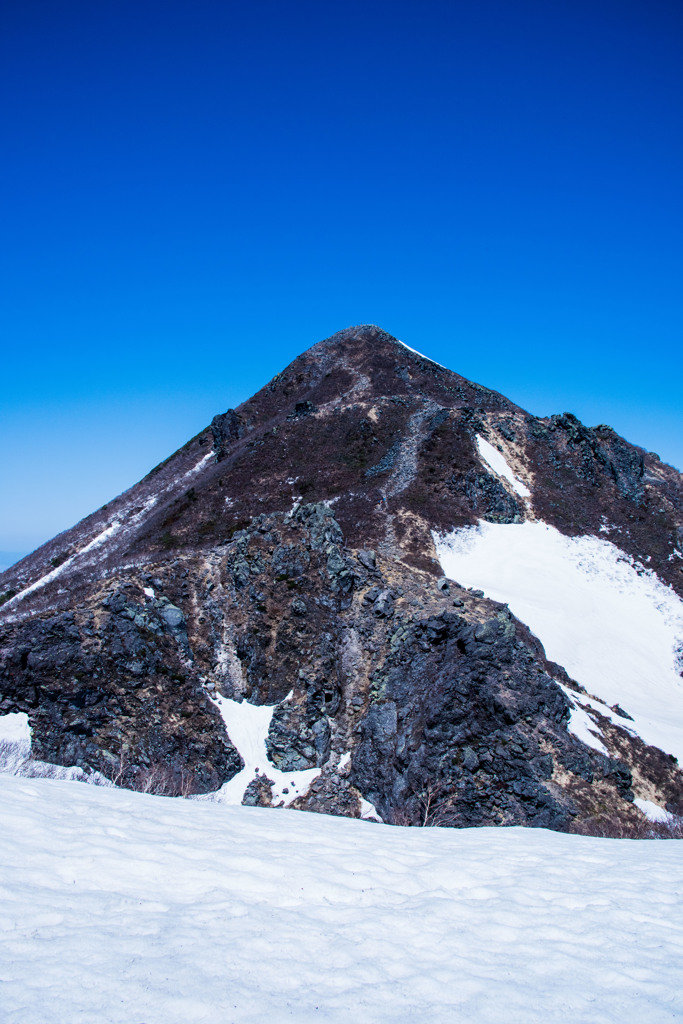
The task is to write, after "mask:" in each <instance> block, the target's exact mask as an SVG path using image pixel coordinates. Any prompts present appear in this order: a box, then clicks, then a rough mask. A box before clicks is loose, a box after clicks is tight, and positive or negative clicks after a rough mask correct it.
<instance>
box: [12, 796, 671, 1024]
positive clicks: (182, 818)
mask: <svg viewBox="0 0 683 1024" xmlns="http://www.w3.org/2000/svg"><path fill="white" fill-rule="evenodd" d="M0 819H1V820H2V823H3V827H2V829H1V830H0V864H2V872H1V873H0V979H1V981H2V997H1V1000H0V1019H2V1020H3V1021H8V1022H9V1021H11V1022H12V1024H48V1022H49V1024H54V1022H59V1024H95V1022H97V1024H143V1022H144V1024H192V1022H197V1024H199V1022H201V1024H264V1022H268V1021H272V1022H274V1024H280V1022H283V1021H293V1022H300V1024H304V1022H305V1024H308V1022H314V1021H326V1022H328V1024H330V1022H331V1024H349V1022H350V1021H362V1022H364V1024H366V1022H386V1024H408V1022H410V1024H414V1022H416V1021H419V1022H422V1021H424V1022H430V1024H446V1022H448V1024H454V1022H468V1024H469V1022H473V1021H476V1022H477V1024H494V1022H495V1024H500V1022H501V1021H505V1022H506V1024H535V1022H539V1024H540V1022H543V1024H548V1022H551V1024H552V1022H558V1024H559V1022H563V1024H564V1022H566V1021H571V1022H572V1024H582V1022H583V1024H609V1022H614V1024H617V1022H618V1024H631V1022H632V1024H642V1022H643V1021H647V1022H648V1024H660V1022H664V1021H671V1020H676V1019H680V1018H681V1017H682V1016H683V859H682V856H681V855H682V853H683V844H681V843H677V842H676V841H662V842H635V841H628V840H603V839H590V838H584V837H579V836H568V835H563V834H559V833H553V832H546V831H543V830H525V829H521V828H509V829H489V828H482V829H466V830H460V831H451V830H449V829H402V828H395V827H390V826H384V825H372V824H367V823H365V822H361V821H355V820H350V819H344V818H332V817H325V816H322V815H320V816H318V815H310V814H304V813H294V812H291V811H289V812H284V811H283V812H278V811H273V810H266V809H262V808H248V807H228V806H225V805H221V804H216V803H202V802H197V801H183V800H170V799H165V798H163V797H150V796H145V795H143V794H139V793H132V792H129V791H125V790H115V789H99V788H97V787H92V786H83V785H75V784H73V783H67V782H49V781H45V780H36V779H21V778H11V777H2V776H0Z"/></svg>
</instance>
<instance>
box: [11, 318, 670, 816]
mask: <svg viewBox="0 0 683 1024" xmlns="http://www.w3.org/2000/svg"><path fill="white" fill-rule="evenodd" d="M482 445H489V446H490V447H491V449H495V452H497V453H498V454H499V455H500V456H501V457H502V458H503V460H504V461H503V466H504V467H506V469H505V471H499V472H496V470H495V469H493V468H492V466H491V457H490V456H489V461H487V459H486V458H483V457H482V451H486V450H489V449H483V448H482ZM508 471H509V472H508ZM539 520H540V521H543V522H544V523H547V524H548V525H549V526H551V527H553V528H555V529H556V530H558V531H560V533H562V534H563V535H564V536H569V537H576V536H586V535H589V536H595V537H601V538H603V539H604V540H609V541H613V542H614V544H616V545H617V546H618V548H619V549H620V551H621V552H623V554H624V557H625V558H627V559H630V561H631V562H632V564H633V565H634V566H636V567H641V568H643V567H644V566H647V571H648V572H652V573H656V575H657V577H658V578H659V580H661V581H662V583H663V584H665V585H667V586H668V587H669V588H671V590H672V591H675V592H676V593H677V594H678V595H683V571H682V568H681V567H682V566H683V561H682V560H681V552H682V551H683V478H682V477H681V475H680V474H679V473H677V472H676V471H675V470H674V469H672V468H671V467H669V466H666V465H664V464H662V463H661V462H660V460H659V459H658V458H657V456H656V455H653V454H651V453H648V452H645V451H643V450H641V449H639V448H636V447H634V446H632V445H630V444H628V443H627V442H626V441H624V440H623V439H622V438H620V437H619V436H618V435H617V434H615V432H614V431H612V430H611V429H610V428H609V427H606V426H600V427H596V428H588V427H585V426H583V425H582V424H581V423H580V422H579V421H578V420H577V419H576V418H575V417H573V416H571V415H569V414H565V415H562V416H553V417H550V418H549V419H539V418H536V417H533V416H531V415H529V414H528V413H526V412H525V411H524V410H522V409H520V408H518V407H517V406H515V405H513V404H512V403H511V402H509V401H507V400H506V399H505V398H503V397H502V396H501V395H499V394H496V393H495V392H492V391H489V390H487V389H486V388H484V387H481V386H479V385H477V384H473V383H471V382H469V381H467V380H465V379H464V378H462V377H460V376H458V375H457V374H455V373H453V372H451V371H450V370H447V369H445V368H443V367H441V366H439V365H438V364H436V363H434V362H432V361H430V360H429V359H426V358H425V357H423V356H421V355H419V354H418V353H415V352H413V351H412V350H410V349H408V348H406V347H405V346H404V345H402V344H401V343H400V342H397V341H396V340H395V339H394V338H391V337H390V336H389V335H387V334H385V333H384V332H382V331H381V330H380V329H379V328H377V327H374V326H364V327H358V328H350V329H348V330H346V331H343V332H341V333H340V334H337V335H335V336H333V337H332V338H330V339H327V340H325V341H323V342H320V343H319V344H317V345H315V346H314V347H313V348H311V349H309V350H308V351H307V352H305V353H304V354H303V355H301V356H300V357H299V358H298V359H296V360H295V361H294V362H293V363H292V364H291V365H290V366H289V367H287V369H286V370H284V371H283V372H282V373H280V374H278V375H277V376H276V377H275V378H274V379H273V380H272V381H271V382H270V383H269V384H268V385H266V387H264V388H263V389H262V390H261V391H260V392H259V393H258V394H257V395H255V396H254V397H253V398H251V399H249V400H248V401H247V402H245V403H244V404H243V405H242V406H240V407H239V408H238V409H235V410H230V411H228V412H227V413H224V414H222V415H219V416H216V417H215V419H214V420H213V422H212V423H211V424H210V426H208V427H207V429H206V430H204V431H202V433H201V434H199V435H198V436H197V437H195V438H193V439H192V440H191V441H189V442H188V443H187V444H186V445H185V446H184V447H183V448H181V449H180V450H179V451H178V452H176V453H175V454H174V455H173V456H171V458H169V459H168V460H167V461H166V462H165V463H162V464H161V465H160V466H158V467H157V468H156V469H154V470H153V471H152V472H151V473H150V474H148V476H147V477H145V479H144V480H142V481H141V482H140V483H139V484H137V485H136V486H135V487H133V488H131V489H130V490H129V491H127V492H126V493H125V494H123V495H121V496H120V497H119V498H117V499H115V500H114V501H112V502H111V503H110V504H109V505H107V506H105V507H104V508H102V509H100V510H99V511H98V512H96V513H95V514H93V515H92V516H90V517H88V518H87V519H85V520H83V521H82V522H81V523H79V524H78V525H77V526H76V527H74V528H73V529H72V530H70V531H67V532H66V533H64V534H61V535H60V536H59V537H56V538H55V539H54V540H53V541H51V542H50V543H49V544H46V545H45V546H44V547H42V548H40V549H39V550H38V551H36V552H35V553H34V554H32V555H31V556H29V557H28V558H26V559H24V560H23V561H22V562H20V563H19V564H18V565H16V566H13V567H12V568H11V569H10V570H8V571H6V572H5V573H3V574H2V575H0V595H1V596H0V601H2V607H1V608H0V714H7V713H10V712H16V711H25V712H27V713H28V715H29V719H30V723H31V727H32V730H33V749H34V753H35V756H36V757H40V758H41V759H43V760H45V761H51V762H53V763H56V764H60V765H78V766H80V767H81V768H84V769H85V770H86V771H90V770H92V771H99V772H101V773H103V774H105V775H107V776H108V777H109V778H112V779H115V780H116V781H117V782H119V783H122V784H124V785H131V786H135V785H136V784H139V781H140V779H141V778H143V777H144V776H147V777H149V773H150V772H154V771H156V770H158V766H159V765H163V766H164V768H165V771H166V777H167V778H168V779H172V780H176V781H177V782H178V785H179V787H180V788H182V787H183V786H184V787H186V788H188V789H192V790H194V792H196V793H199V794H201V793H204V794H208V793H212V792H215V791H218V790H220V789H221V787H224V789H225V787H226V784H229V783H230V781H231V780H233V782H234V780H235V779H237V777H238V776H239V778H240V779H241V778H242V775H240V774H239V773H240V772H242V773H243V775H244V776H247V775H249V778H246V777H245V784H244V787H243V788H242V791H241V792H240V793H239V794H238V796H239V797H240V798H241V799H242V800H243V801H244V802H246V803H258V804H276V805H277V804H282V803H286V804H288V805H289V806H292V807H297V808H302V809H306V810H315V811H324V812H328V813H335V814H345V815H351V816H361V815H363V816H369V815H372V816H376V817H379V818H381V819H382V820H384V821H387V822H393V823H398V824H437V825H438V824H447V825H488V824H514V823H518V824H528V825H534V826H545V827H550V828H555V829H562V830H570V831H576V830H579V831H599V830H600V828H601V827H602V826H603V824H604V822H605V821H607V820H610V821H615V820H616V821H621V822H624V823H626V824H627V823H629V822H635V821H636V820H638V819H639V818H640V817H641V816H642V811H641V810H640V809H639V807H638V805H637V803H636V802H634V800H637V799H638V798H640V800H641V801H642V800H646V801H650V802H651V803H653V804H656V805H658V806H659V807H661V808H667V809H668V810H669V811H672V812H674V813H678V814H680V813H682V812H683V774H681V772H680V770H679V766H678V763H677V761H676V759H675V757H673V756H671V754H670V753H669V752H668V751H662V750H660V749H658V748H657V747H656V746H652V745H650V746H648V745H646V744H645V743H644V742H643V740H642V739H640V738H639V736H638V735H637V733H636V732H635V731H634V729H633V728H631V720H630V718H629V709H628V708H627V707H626V708H622V707H619V706H614V705H612V706H611V707H607V706H606V705H604V707H603V706H602V705H601V704H600V701H596V700H593V701H592V703H590V701H589V702H588V703H586V700H588V698H589V697H591V696H593V697H594V696H595V695H589V694H586V692H585V690H584V688H583V687H582V686H581V685H580V683H578V682H577V681H575V680H572V679H571V678H570V676H569V675H568V674H567V672H566V671H565V669H564V668H563V667H562V666H560V665H557V664H554V663H552V662H551V661H549V660H548V659H547V658H546V654H545V652H544V649H543V646H542V644H541V643H540V641H539V640H538V639H537V638H536V637H535V636H534V635H532V633H531V632H530V631H529V629H528V628H527V627H526V626H525V625H524V623H523V622H521V621H520V620H519V619H516V618H515V616H514V615H513V614H512V613H511V611H510V610H509V608H508V607H507V606H506V605H504V604H501V603H498V602H495V601H492V600H489V599H487V598H486V597H484V595H483V593H482V592H481V591H477V590H471V589H467V588H465V587H463V586H460V585H459V584H458V582H457V580H448V579H446V578H445V577H444V574H443V570H442V567H441V565H440V564H439V561H438V558H437V551H436V549H435V545H434V537H435V536H438V535H439V534H444V533H446V532H448V531H452V530H458V529H461V528H463V527H467V526H472V525H475V524H477V523H478V522H480V521H484V522H489V523H495V524H516V523H524V522H529V521H539ZM584 698H585V700H584ZM245 701H246V702H248V703H249V704H250V705H254V706H257V707H262V706H264V705H265V706H269V707H270V708H271V709H272V716H271V717H270V719H269V723H268V728H267V734H266V736H265V740H266V749H267V758H266V759H265V760H264V758H263V757H262V758H261V762H262V763H261V764H259V765H258V766H257V767H254V770H253V772H252V773H251V775H250V774H249V772H251V768H252V767H253V766H251V764H250V763H247V762H248V757H247V755H246V754H245V753H244V749H241V748H242V747H243V744H242V743H240V742H239V741H238V739H237V738H236V736H237V733H236V732H235V733H234V734H233V735H231V725H230V722H231V719H230V716H229V714H227V713H226V710H225V709H226V708H227V707H229V706H232V702H239V703H243V702H245ZM578 707H583V708H588V712H585V711H584V713H589V714H590V716H591V721H592V722H593V724H594V725H595V728H596V729H597V730H598V731H599V732H600V734H601V742H600V743H599V744H597V748H599V749H597V748H596V745H595V744H593V745H588V744H586V743H585V742H582V741H581V739H579V738H578V736H577V734H576V729H573V730H571V731H570V725H571V716H572V712H573V709H576V708H578ZM226 723H227V727H226ZM246 769H249V771H246ZM273 769H277V770H278V771H279V772H280V773H285V774H286V773H292V774H293V773H297V772H309V774H308V775H307V776H306V778H307V785H306V786H305V787H304V788H301V787H299V789H297V787H294V786H293V787H292V789H291V790H290V792H289V793H287V796H286V798H283V797H282V795H281V792H280V791H277V790H276V787H275V786H274V783H273V777H274V772H273ZM181 780H182V782H181ZM188 780H190V785H189V787H188V785H187V782H188ZM232 792H233V797H234V790H233V791H232Z"/></svg>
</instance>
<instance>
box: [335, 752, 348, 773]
mask: <svg viewBox="0 0 683 1024" xmlns="http://www.w3.org/2000/svg"><path fill="white" fill-rule="evenodd" d="M350 762H351V751H350V750H347V751H346V753H345V754H342V756H341V757H340V758H339V764H338V765H337V771H338V772H342V771H344V769H345V768H346V766H347V765H348V764H350Z"/></svg>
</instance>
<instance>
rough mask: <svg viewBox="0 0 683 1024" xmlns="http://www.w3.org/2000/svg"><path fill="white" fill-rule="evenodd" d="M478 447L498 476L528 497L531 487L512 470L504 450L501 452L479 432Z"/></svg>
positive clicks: (524, 496) (483, 457)
mask: <svg viewBox="0 0 683 1024" xmlns="http://www.w3.org/2000/svg"><path fill="white" fill-rule="evenodd" d="M477 447H478V449H479V454H480V455H481V457H482V459H483V460H484V462H485V463H486V464H487V466H489V467H490V468H491V469H492V470H493V472H494V473H496V474H497V475H498V476H501V477H503V479H504V480H507V482H508V483H509V484H510V485H511V487H512V489H513V491H515V492H516V493H517V494H519V495H520V496H521V497H522V498H528V497H529V496H530V495H531V491H530V490H529V488H528V487H527V486H526V485H525V484H523V483H522V481H521V480H518V479H517V477H516V476H515V474H514V473H513V472H512V470H511V469H510V467H509V465H508V464H507V461H506V459H505V457H504V455H503V454H502V452H499V451H498V449H497V448H494V447H493V445H492V444H490V443H489V442H488V441H487V440H486V438H485V437H481V435H480V434H477Z"/></svg>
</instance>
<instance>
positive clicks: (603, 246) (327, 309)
mask: <svg viewBox="0 0 683 1024" xmlns="http://www.w3.org/2000/svg"><path fill="white" fill-rule="evenodd" d="M682 54H683V5H681V3H680V2H678V0H669V2H660V0H642V2H631V0H619V2H601V0H590V2H588V0H585V2H584V0H566V2H564V0H557V2H551V3H549V2H548V0H538V2H536V0H534V2H527V0H516V2H514V3H513V2H510V0H470V2H463V3H459V2H457V0H450V2H447V3H441V2H430V0H426V2H423V3H419V4H418V3H416V2H414V3H401V2H400V0H393V2H390V3H389V2H387V3H381V2H372V0H366V2H363V3H357V2H355V0H345V2H344V3H337V2H335V0H332V2H324V3H322V2H320V0H317V2H316V3H309V2H298V0H290V2H289V3H284V2H272V0H262V2H260V3H244V2H240V3H232V2H229V0H221V2H213V0H182V2H178V0H163V2H161V0H160V2H154V0H153V2H145V0H135V2H132V0H116V2H111V0H98V2H97V3H92V2H90V0H89V2H87V3H86V2H81V3H79V2H70V0H62V2H56V3H54V2H49V0H43V2H37V0H21V2H20V3H19V2H15V3H8V4H5V5H3V8H2V13H0V81H1V83H2V90H3V102H2V105H1V108H0V133H1V134H0V138H1V141H2V151H3V158H2V160H1V161H0V204H1V206H2V210H1V218H0V223H1V229H0V231H1V236H2V243H3V244H2V246H1V247H0V263H1V267H0V270H1V272H0V332H1V340H2V356H1V359H2V363H1V364H0V366H1V370H2V373H1V383H0V479H1V480H2V492H3V498H2V501H1V502H0V549H8V550H12V551H14V550H16V551H25V550H28V549H29V548H32V547H34V546H36V545H37V544H39V543H41V542H42V541H44V540H46V539H48V538H49V537H50V536H52V535H53V534H54V533H56V532H58V531H60V530H62V529H65V528H66V527H68V526H70V525H71V524H72V523H73V522H75V521H76V520H77V519H79V518H80V517H81V516H83V515H85V514H87V513H88V512H90V511H92V510H93V509H94V508H96V507H98V506H99V505H100V504H102V503H103V502H105V501H107V500H108V499H109V498H111V497H112V496H114V495H115V494H117V493H119V492H120V491H121V490H123V489H125V488H126V487H127V486H128V485H130V484H132V483H133V482H135V481H136V480H137V479H139V478H140V477H141V476H142V475H143V474H144V473H145V472H146V471H147V470H149V469H150V468H151V467H152V466H153V465H154V464H155V463H157V462H158V461H159V460H160V459H162V458H165V457H166V456H167V455H168V454H169V453H170V452H171V451H173V450H174V449H175V448H176V447H178V446H179V445H180V444H182V443H183V442H184V441H185V440H186V439H187V438H188V437H189V436H191V435H192V434H193V433H195V432H196V431H198V430H199V429H201V428H202V427H203V426H204V425H205V424H206V423H207V422H208V421H209V420H210V419H211V417H212V416H213V415H214V413H216V412H219V411H223V410H224V409H225V408H227V407H228V406H231V405H234V404H236V403H238V402H239V401H241V400H242V399H244V398H246V397H247V396H248V395H249V394H251V393H252V392H253V391H255V390H256V389H257V388H258V387H259V386H260V385H261V384H263V383H264V382H265V381H266V380H268V379H269V378H270V377H271V376H272V375H273V374H274V373H276V372H277V371H278V370H280V369H281V368H282V367H283V366H284V365H285V364H286V363H287V362H289V361H290V360H291V359H292V358H293V357H294V356H296V355H297V354H298V353H299V352H300V351H301V350H302V349H304V348H307V347H308V346H309V345H310V344H313V343H314V342H315V341H317V340H319V339H320V338H322V337H325V336H327V335H329V334H331V333H333V332H334V331H336V330H338V329H340V328H342V327H345V326H347V325H349V324H352V323H361V322H375V323H379V324H380V325H381V326H383V327H384V328H385V329H386V330H388V331H390V332H392V333H393V334H395V335H397V336H398V337H399V338H401V339H403V340H404V341H406V342H407V343H408V344H410V345H412V346H413V347H415V348H417V349H419V350H421V351H423V352H425V353H426V354H428V355H431V356H433V357H434V358H435V359H437V360H439V361H440V362H442V363H445V364H446V365H448V366H450V367H452V368H453V369H455V370H457V371H458V372H460V373H462V374H464V375H465V376H467V377H470V378H471V379H474V380H477V381H479V382H481V383H484V384H486V385H488V386H490V387H493V388H496V389H498V390H500V391H503V392H504V393H505V394H507V395H508V396H509V397H510V398H511V399H513V400H514V401H516V402H518V403H520V404H521V405H523V406H525V407H526V408H528V409H530V410H531V411H532V412H534V413H537V414H541V415H546V414H549V413H551V412H561V411H565V410H569V411H573V412H575V413H576V414H577V415H578V416H580V417H581V418H582V419H583V420H584V421H586V422H587V423H589V424H595V423H598V422H607V423H610V424H611V425H612V426H614V427H615V428H616V429H617V430H619V432H620V433H623V434H624V435H625V436H626V437H627V438H628V439H629V440H631V441H634V442H636V443H639V444H641V445H643V446H644V447H646V448H649V449H652V450H655V451H657V452H658V453H659V454H660V455H661V456H662V458H664V459H665V460H666V461H668V462H672V463H673V464H675V465H677V466H678V467H683V408H682V406H683V402H681V380H682V371H683V299H682V283H683V245H682V243H683V237H682V236H683V232H682V226H683V216H682V214H683V211H682V206H683V188H682V183H683V60H682Z"/></svg>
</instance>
